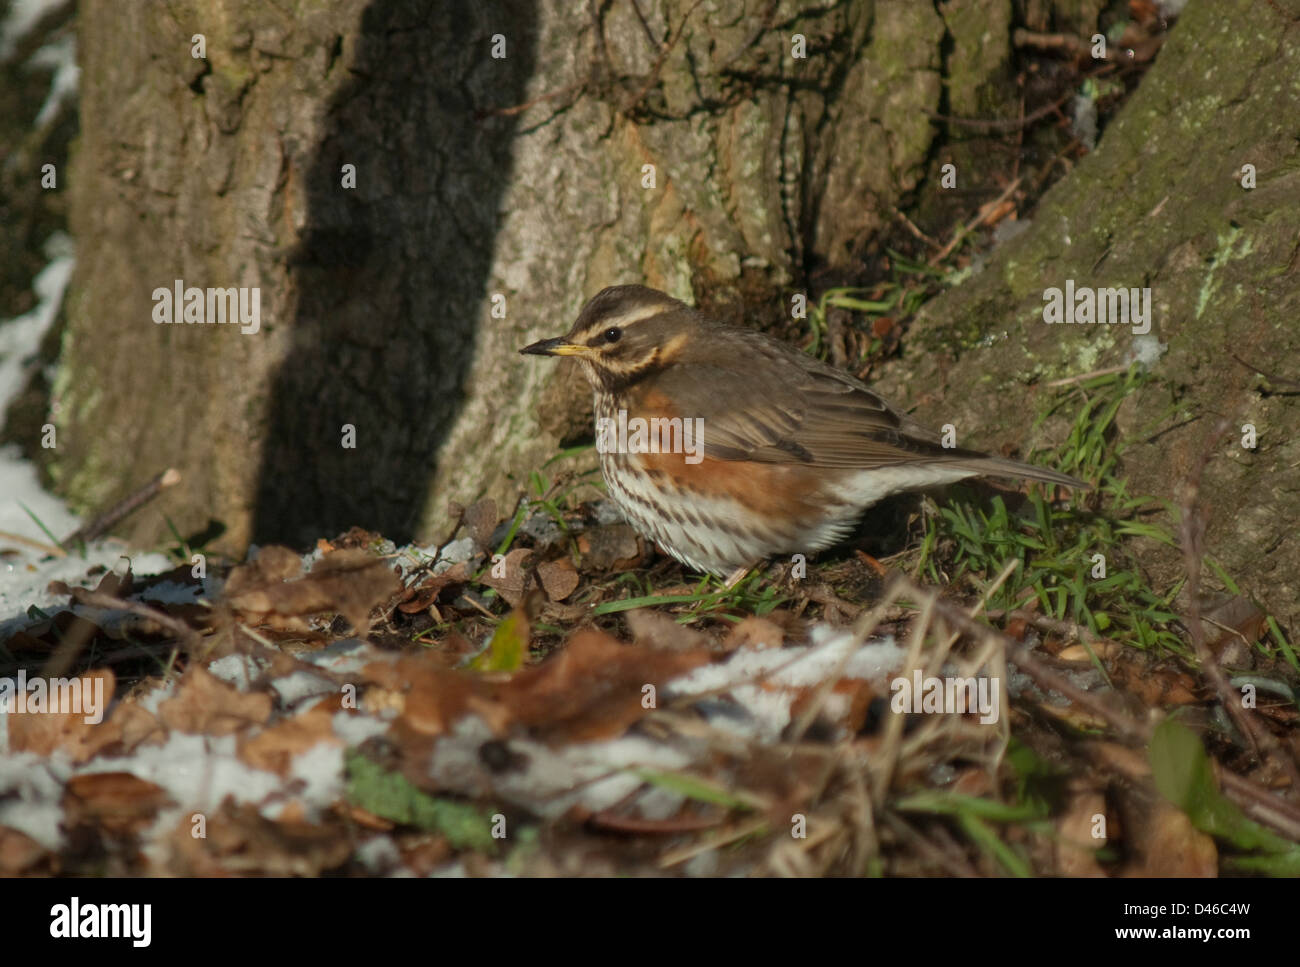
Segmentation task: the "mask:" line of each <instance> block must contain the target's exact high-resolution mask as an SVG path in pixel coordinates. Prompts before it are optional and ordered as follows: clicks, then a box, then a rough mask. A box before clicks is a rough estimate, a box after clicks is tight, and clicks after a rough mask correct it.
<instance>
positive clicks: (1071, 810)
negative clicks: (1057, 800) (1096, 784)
mask: <svg viewBox="0 0 1300 967" xmlns="http://www.w3.org/2000/svg"><path fill="white" fill-rule="evenodd" d="M1071 793H1072V794H1071V796H1070V800H1069V802H1068V803H1066V806H1065V809H1064V811H1063V812H1062V813H1061V815H1059V816H1058V817H1057V818H1056V833H1057V835H1056V840H1055V842H1054V849H1055V853H1056V856H1055V866H1056V869H1055V871H1054V872H1056V873H1058V874H1060V875H1062V876H1105V875H1106V874H1105V871H1104V870H1102V868H1101V866H1100V865H1099V864H1098V863H1097V857H1096V855H1095V852H1096V850H1099V849H1101V848H1102V847H1103V846H1105V845H1106V843H1107V842H1108V841H1109V839H1110V836H1109V835H1107V836H1106V837H1104V838H1101V839H1098V838H1095V837H1094V836H1093V831H1094V830H1096V829H1099V828H1101V827H1100V826H1099V824H1098V822H1097V817H1098V816H1102V817H1104V822H1105V829H1106V832H1107V834H1109V833H1110V824H1111V819H1110V817H1108V816H1106V799H1105V797H1104V796H1103V795H1102V794H1101V790H1099V789H1093V788H1081V789H1077V790H1072V791H1071Z"/></svg>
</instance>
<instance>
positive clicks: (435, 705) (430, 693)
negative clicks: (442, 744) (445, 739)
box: [396, 655, 475, 735]
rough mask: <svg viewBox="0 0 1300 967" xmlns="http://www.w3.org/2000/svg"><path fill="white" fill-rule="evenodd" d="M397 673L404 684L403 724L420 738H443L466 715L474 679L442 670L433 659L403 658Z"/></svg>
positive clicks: (460, 673) (467, 675) (426, 657)
mask: <svg viewBox="0 0 1300 967" xmlns="http://www.w3.org/2000/svg"><path fill="white" fill-rule="evenodd" d="M396 670H397V673H398V675H399V676H400V677H401V679H402V680H403V681H404V682H405V683H406V685H407V687H406V695H405V702H404V704H403V707H402V721H403V722H404V723H405V724H406V725H407V726H408V727H409V728H411V729H412V730H413V731H415V732H417V733H420V734H422V735H443V734H445V733H447V732H449V731H450V730H451V729H452V728H453V727H454V725H455V723H456V721H457V720H458V719H459V718H460V717H461V716H462V715H464V714H465V709H466V707H467V705H468V702H469V698H470V694H471V692H472V691H473V688H474V684H475V678H474V677H473V676H471V675H469V674H468V673H466V672H460V671H452V670H449V669H447V668H444V667H442V666H441V664H439V663H438V662H436V661H435V660H434V659H433V658H432V657H428V656H424V655H419V656H412V657H404V658H402V659H401V660H400V661H399V662H398V663H397V669H396Z"/></svg>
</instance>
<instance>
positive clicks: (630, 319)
mask: <svg viewBox="0 0 1300 967" xmlns="http://www.w3.org/2000/svg"><path fill="white" fill-rule="evenodd" d="M671 310H672V306H670V305H665V304H655V305H641V306H635V307H634V308H631V309H628V310H626V311H625V312H623V313H622V314H620V315H617V316H606V317H605V318H604V319H602V320H601V323H600V325H601V328H602V329H608V328H610V327H611V326H620V327H627V326H630V325H632V324H633V323H634V322H640V321H641V320H642V319H649V318H650V317H651V316H657V315H659V313H661V312H670V311H671Z"/></svg>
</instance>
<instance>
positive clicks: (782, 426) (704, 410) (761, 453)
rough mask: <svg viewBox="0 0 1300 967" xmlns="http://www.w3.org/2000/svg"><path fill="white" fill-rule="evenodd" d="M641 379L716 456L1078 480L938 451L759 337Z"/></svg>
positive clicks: (825, 371)
mask: <svg viewBox="0 0 1300 967" xmlns="http://www.w3.org/2000/svg"><path fill="white" fill-rule="evenodd" d="M742 340H743V341H742ZM728 350H733V351H732V352H730V353H729V352H728ZM742 366H743V367H744V369H743V370H742V369H740V368H738V367H742ZM647 383H648V384H649V385H648V387H647V389H648V390H649V391H650V392H652V393H654V394H655V396H656V397H657V398H658V399H661V400H671V401H672V403H673V409H674V410H675V411H676V412H675V414H674V415H679V416H682V417H700V418H702V419H703V421H704V422H703V425H702V429H703V445H704V455H705V456H706V457H708V458H710V459H714V460H754V461H758V462H761V463H803V464H811V465H814V466H820V467H826V468H828V469H829V468H844V469H858V470H870V469H875V468H878V467H893V466H900V465H904V464H909V463H917V462H920V461H924V462H927V463H935V462H942V463H945V464H948V465H950V466H951V467H953V468H954V469H968V470H970V471H971V473H978V474H988V475H991V476H1004V477H1029V478H1035V479H1041V480H1048V481H1052V482H1055V483H1061V484H1065V485H1068V486H1086V484H1084V483H1083V482H1082V481H1079V480H1076V479H1075V478H1073V477H1069V476H1066V475H1065V474H1061V473H1057V472H1055V471H1051V470H1047V469H1045V468H1042V467H1035V466H1033V465H1031V464H1026V463H1021V462H1019V461H1016V460H1007V459H1003V458H1000V457H991V456H989V455H988V454H985V453H981V452H979V451H977V450H966V449H962V448H957V447H944V446H943V445H942V444H941V443H940V441H939V437H938V436H937V435H936V434H935V433H933V432H932V431H930V430H928V429H927V428H925V427H923V426H922V425H921V424H919V423H917V422H916V421H915V420H913V419H912V418H911V417H909V416H907V415H906V414H904V413H902V412H900V411H898V410H896V409H895V408H894V407H892V406H891V405H890V404H889V403H888V402H887V401H886V400H884V399H883V398H882V397H880V396H878V395H877V394H876V393H874V392H872V391H871V390H870V389H868V388H867V386H866V385H865V384H864V383H862V382H861V381H859V380H857V379H855V378H854V377H852V376H850V375H849V374H847V373H844V372H841V371H840V370H837V369H835V368H833V367H831V366H828V365H827V364H825V363H822V362H820V361H818V360H816V359H813V358H812V357H811V356H808V355H806V354H804V353H801V352H799V351H798V350H796V349H794V348H793V347H790V346H787V345H785V344H784V343H780V342H777V341H776V340H770V339H768V338H766V337H763V336H759V335H758V334H757V333H744V334H743V336H742V337H740V338H739V339H738V341H737V343H736V344H735V345H734V346H727V345H726V344H725V343H724V344H723V345H719V346H718V347H717V350H716V352H714V353H711V354H710V358H708V359H701V360H692V361H689V362H683V363H681V364H678V365H670V366H668V367H666V368H665V369H664V370H663V371H661V372H660V373H657V374H655V375H654V376H653V377H651V378H650V379H649V380H647Z"/></svg>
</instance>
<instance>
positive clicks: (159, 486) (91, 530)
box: [59, 467, 181, 550]
mask: <svg viewBox="0 0 1300 967" xmlns="http://www.w3.org/2000/svg"><path fill="white" fill-rule="evenodd" d="M180 479H181V474H180V471H179V470H177V469H175V468H174V467H168V468H167V469H166V470H164V471H163V472H162V473H160V474H158V475H157V476H156V477H154V478H153V479H152V480H150V481H149V482H148V483H146V484H144V485H143V486H141V487H139V488H137V489H136V490H134V491H132V492H131V493H129V494H127V495H126V496H125V497H124V498H122V499H121V500H119V501H118V502H117V503H116V504H114V505H113V506H112V507H110V508H108V510H106V511H104V512H103V513H102V514H99V515H98V516H97V517H95V518H93V519H92V520H90V521H89V522H88V523H85V524H82V525H81V526H80V527H78V528H77V529H76V530H75V531H73V532H72V533H71V534H69V535H68V536H67V537H65V538H64V539H63V540H61V541H60V542H59V544H60V546H61V547H63V548H64V549H65V550H66V549H67V548H69V547H72V546H74V545H76V544H79V543H81V542H83V541H93V540H94V539H95V538H96V537H99V536H100V535H101V534H105V533H107V532H108V531H109V530H111V529H112V527H113V526H114V525H115V524H116V523H117V522H118V521H120V520H122V519H123V518H125V517H128V516H130V515H131V514H133V513H135V512H136V511H137V510H139V509H140V508H141V507H143V506H144V505H145V504H147V503H149V501H151V500H153V499H154V498H155V497H157V496H158V495H159V494H160V493H162V492H163V490H164V489H165V488H167V487H171V486H174V485H175V484H178V483H180Z"/></svg>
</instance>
